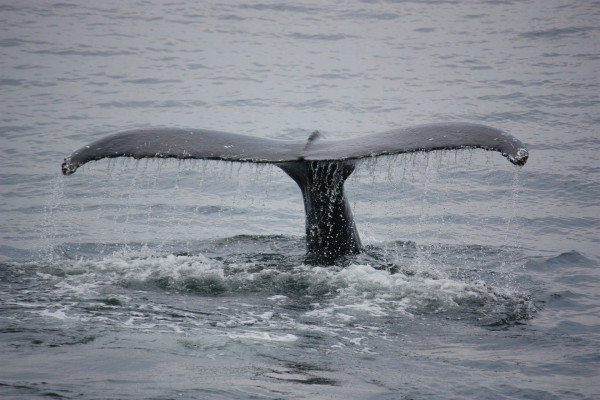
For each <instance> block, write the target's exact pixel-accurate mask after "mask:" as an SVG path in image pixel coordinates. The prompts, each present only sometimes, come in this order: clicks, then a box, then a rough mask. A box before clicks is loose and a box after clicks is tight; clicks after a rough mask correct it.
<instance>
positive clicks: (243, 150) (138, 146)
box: [61, 122, 529, 265]
mask: <svg viewBox="0 0 600 400" xmlns="http://www.w3.org/2000/svg"><path fill="white" fill-rule="evenodd" d="M458 149H483V150H487V151H495V152H499V153H501V154H502V155H503V156H505V157H506V158H507V159H508V161H509V162H511V163H512V164H514V165H517V166H523V165H525V163H526V162H527V158H528V157H529V152H528V150H527V149H526V147H525V145H524V144H523V143H522V142H521V141H520V140H518V139H517V138H515V137H514V136H512V135H510V134H508V133H506V132H504V131H502V130H499V129H496V128H493V127H490V126H486V125H481V124H474V123H465V122H451V123H435V124H425V125H418V126H412V127H405V128H397V129H392V130H388V131H385V132H380V133H373V134H369V135H365V136H360V137H352V138H346V139H339V140H326V139H324V138H323V135H321V134H320V133H319V131H314V132H312V133H311V134H310V135H309V136H308V138H307V139H306V140H277V139H268V138H258V137H253V136H249V135H243V134H237V133H228V132H220V131H213V130H206V129H180V128H144V129H134V130H128V131H123V132H118V133H115V134H112V135H109V136H106V137H103V138H101V139H99V140H97V141H94V142H92V143H90V144H88V145H85V146H83V147H82V148H80V149H78V150H75V151H74V152H73V153H71V155H69V156H68V157H66V158H65V159H64V160H63V163H62V166H61V169H62V173H63V174H64V175H71V174H73V173H74V172H75V171H77V169H78V168H79V167H80V166H82V165H84V164H86V163H88V162H90V161H95V160H100V159H103V158H114V157H131V158H134V159H142V158H157V159H162V158H175V159H204V160H221V161H231V162H248V163H262V164H273V165H275V166H277V167H278V168H280V169H282V170H283V171H284V172H285V173H286V174H287V175H288V176H289V177H290V178H291V179H293V180H294V181H295V182H296V184H297V185H298V187H299V188H300V191H301V193H302V198H303V201H304V210H305V215H306V218H305V231H306V262H307V263H310V264H323V265H330V264H334V263H335V262H336V261H337V260H339V259H340V258H341V257H344V256H348V255H353V254H357V253H360V252H361V250H362V244H361V241H360V237H359V234H358V231H357V229H356V225H355V223H354V218H353V215H352V210H351V208H350V204H349V202H348V199H347V197H346V195H345V192H344V182H345V181H346V179H347V178H348V177H349V176H350V175H351V174H352V172H353V171H354V169H355V167H356V165H357V163H358V162H360V160H362V159H365V158H370V157H380V156H385V155H396V154H403V153H413V152H430V151H436V150H458Z"/></svg>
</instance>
